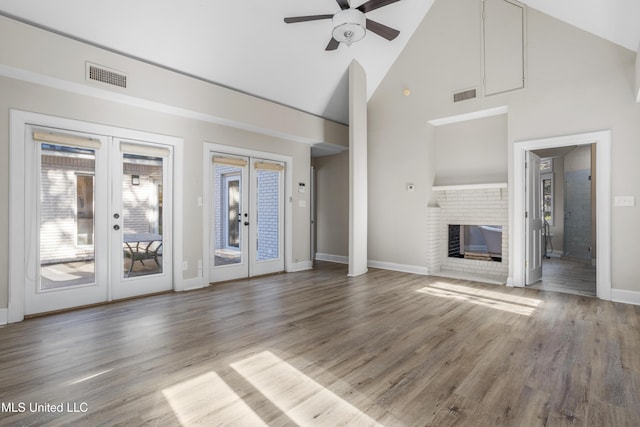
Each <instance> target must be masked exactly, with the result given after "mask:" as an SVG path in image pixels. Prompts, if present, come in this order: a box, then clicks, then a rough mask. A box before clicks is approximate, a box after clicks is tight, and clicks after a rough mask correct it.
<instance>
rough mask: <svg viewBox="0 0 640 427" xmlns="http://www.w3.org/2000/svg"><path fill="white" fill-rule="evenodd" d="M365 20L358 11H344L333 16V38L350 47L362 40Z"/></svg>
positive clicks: (364, 31)
mask: <svg viewBox="0 0 640 427" xmlns="http://www.w3.org/2000/svg"><path fill="white" fill-rule="evenodd" d="M366 25H367V19H366V18H365V16H364V13H362V12H360V11H359V10H358V9H345V10H341V11H340V12H338V13H336V14H335V15H334V16H333V33H332V35H333V38H334V39H336V40H337V41H339V42H340V43H346V45H347V46H350V45H351V43H355V42H357V41H360V40H362V39H363V38H364V36H365V34H366V32H367V30H366Z"/></svg>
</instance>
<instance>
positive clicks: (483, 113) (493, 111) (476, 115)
mask: <svg viewBox="0 0 640 427" xmlns="http://www.w3.org/2000/svg"><path fill="white" fill-rule="evenodd" d="M508 112H509V107H507V106H506V105H503V106H501V107H496V108H489V109H486V110H480V111H473V112H471V113H465V114H458V115H455V116H449V117H442V118H440V119H433V120H429V121H428V122H427V123H429V124H430V125H433V126H442V125H450V124H452V123H459V122H466V121H468V120H475V119H483V118H485V117H492V116H499V115H500V114H507V113H508Z"/></svg>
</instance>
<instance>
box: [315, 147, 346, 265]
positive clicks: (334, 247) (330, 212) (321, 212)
mask: <svg viewBox="0 0 640 427" xmlns="http://www.w3.org/2000/svg"><path fill="white" fill-rule="evenodd" d="M313 165H314V167H315V170H316V188H315V191H316V203H317V206H318V209H317V214H316V230H317V235H316V251H317V252H318V253H319V254H327V255H335V256H338V257H344V258H346V257H348V256H349V152H348V151H345V152H344V153H340V154H334V155H331V156H322V157H316V158H314V159H313Z"/></svg>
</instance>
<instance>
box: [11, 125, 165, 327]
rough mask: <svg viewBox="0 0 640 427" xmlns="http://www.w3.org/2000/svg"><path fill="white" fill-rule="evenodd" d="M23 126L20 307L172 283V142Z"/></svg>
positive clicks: (77, 302) (83, 300)
mask: <svg viewBox="0 0 640 427" xmlns="http://www.w3.org/2000/svg"><path fill="white" fill-rule="evenodd" d="M25 129H26V135H25V142H26V145H25V148H24V153H25V157H24V159H25V165H24V166H25V168H24V179H25V184H24V185H25V221H24V224H25V234H24V236H25V245H24V252H25V253H24V259H25V282H24V283H25V289H24V296H25V299H24V302H25V306H24V308H25V310H24V313H25V314H26V315H29V314H36V313H42V312H49V311H55V310H61V309H66V308H71V307H77V306H83V305H88V304H95V303H100V302H105V301H110V300H113V299H119V298H126V297H130V296H135V295H142V294H148V293H154V292H160V291H163V290H168V289H171V287H172V263H171V250H172V244H171V240H170V239H171V212H172V206H171V205H172V204H171V200H172V195H171V188H172V179H171V177H172V168H171V149H170V148H169V147H166V146H159V145H157V144H151V143H143V142H134V141H122V140H119V139H116V138H113V137H110V136H104V135H95V134H87V133H80V132H73V131H69V130H61V129H53V128H45V127H40V126H30V125H29V126H26V127H25Z"/></svg>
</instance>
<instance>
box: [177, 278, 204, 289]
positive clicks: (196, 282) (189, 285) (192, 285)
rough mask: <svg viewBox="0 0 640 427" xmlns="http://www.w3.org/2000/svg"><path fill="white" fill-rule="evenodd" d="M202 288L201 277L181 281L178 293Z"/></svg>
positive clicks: (202, 281)
mask: <svg viewBox="0 0 640 427" xmlns="http://www.w3.org/2000/svg"><path fill="white" fill-rule="evenodd" d="M204 287H205V283H204V279H203V278H202V277H200V276H199V277H192V278H191V279H184V280H182V289H180V291H193V290H195V289H202V288H204Z"/></svg>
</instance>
